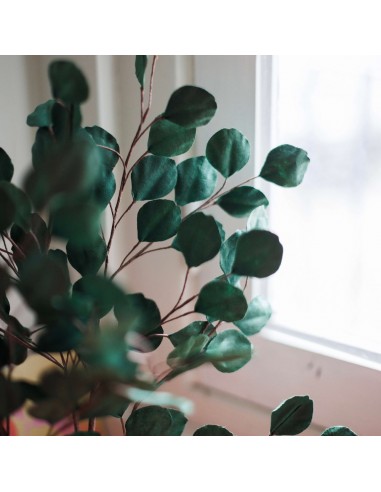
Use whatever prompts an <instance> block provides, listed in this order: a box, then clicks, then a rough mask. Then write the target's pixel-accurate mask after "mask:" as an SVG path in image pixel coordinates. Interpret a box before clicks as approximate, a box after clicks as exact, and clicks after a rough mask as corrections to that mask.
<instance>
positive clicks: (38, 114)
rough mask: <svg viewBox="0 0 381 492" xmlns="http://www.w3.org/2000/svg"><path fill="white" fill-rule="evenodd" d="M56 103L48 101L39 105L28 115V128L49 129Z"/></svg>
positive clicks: (51, 100) (52, 100)
mask: <svg viewBox="0 0 381 492" xmlns="http://www.w3.org/2000/svg"><path fill="white" fill-rule="evenodd" d="M55 103H56V101H55V100H54V99H49V101H46V102H44V103H42V104H39V105H38V106H37V107H36V108H35V110H34V111H33V113H31V114H30V115H28V118H27V120H26V124H27V125H28V126H37V127H40V128H41V127H49V126H51V125H52V109H53V106H54V105H55Z"/></svg>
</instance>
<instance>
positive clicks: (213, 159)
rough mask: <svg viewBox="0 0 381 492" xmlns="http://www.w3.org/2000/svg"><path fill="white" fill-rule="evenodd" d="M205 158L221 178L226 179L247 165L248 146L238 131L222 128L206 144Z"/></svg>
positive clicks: (248, 156) (248, 157) (245, 139)
mask: <svg viewBox="0 0 381 492" xmlns="http://www.w3.org/2000/svg"><path fill="white" fill-rule="evenodd" d="M206 157H207V158H208V161H209V162H210V163H211V165H212V166H213V167H215V168H216V169H217V171H219V172H220V173H221V174H222V176H224V177H225V178H228V177H229V176H231V175H232V174H234V173H236V172H237V171H239V170H240V169H242V168H243V167H244V166H245V165H246V164H247V163H248V161H249V159H250V144H249V141H248V140H247V138H246V137H245V136H244V135H242V133H241V132H239V131H238V130H235V129H234V128H230V129H227V128H224V129H223V130H220V131H218V132H217V133H215V134H214V135H213V136H212V138H211V139H210V140H209V142H208V143H207V145H206Z"/></svg>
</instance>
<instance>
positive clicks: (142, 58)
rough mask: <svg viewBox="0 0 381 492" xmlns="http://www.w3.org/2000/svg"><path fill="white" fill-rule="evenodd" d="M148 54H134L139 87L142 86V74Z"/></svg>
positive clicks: (143, 73) (144, 70)
mask: <svg viewBox="0 0 381 492" xmlns="http://www.w3.org/2000/svg"><path fill="white" fill-rule="evenodd" d="M147 62H148V56H147V55H136V57H135V75H136V78H137V79H138V82H139V84H140V87H141V88H142V89H143V88H144V75H145V72H146V68H147Z"/></svg>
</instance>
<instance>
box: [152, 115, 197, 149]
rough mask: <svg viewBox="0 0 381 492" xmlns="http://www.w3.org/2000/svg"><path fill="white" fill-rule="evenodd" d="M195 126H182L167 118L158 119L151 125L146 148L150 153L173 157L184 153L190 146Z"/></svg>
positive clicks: (194, 133) (194, 134) (193, 137)
mask: <svg viewBox="0 0 381 492" xmlns="http://www.w3.org/2000/svg"><path fill="white" fill-rule="evenodd" d="M195 136H196V129H195V128H183V127H182V126H179V125H175V124H174V123H171V122H170V121H167V120H158V121H156V123H154V124H153V125H152V126H151V129H150V132H149V137H148V150H149V152H150V153H151V154H154V155H159V156H165V157H174V156H176V155H181V154H184V153H185V152H188V150H189V149H190V148H191V147H192V145H193V142H194V139H195Z"/></svg>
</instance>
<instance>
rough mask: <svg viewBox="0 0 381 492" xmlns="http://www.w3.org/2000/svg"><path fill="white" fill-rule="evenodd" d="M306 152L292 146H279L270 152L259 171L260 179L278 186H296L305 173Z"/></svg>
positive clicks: (307, 160) (306, 164)
mask: <svg viewBox="0 0 381 492" xmlns="http://www.w3.org/2000/svg"><path fill="white" fill-rule="evenodd" d="M309 162H310V159H309V157H308V155H307V152H306V151H305V150H303V149H299V148H298V147H293V146H292V145H280V146H279V147H276V148H275V149H273V150H271V151H270V153H269V154H268V156H267V158H266V161H265V163H264V165H263V167H262V170H261V174H260V176H261V178H263V179H266V180H267V181H271V182H272V183H275V184H277V185H279V186H285V187H292V186H298V185H299V184H300V183H301V182H302V181H303V177H304V174H305V172H306V171H307V167H308V164H309Z"/></svg>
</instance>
